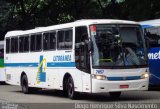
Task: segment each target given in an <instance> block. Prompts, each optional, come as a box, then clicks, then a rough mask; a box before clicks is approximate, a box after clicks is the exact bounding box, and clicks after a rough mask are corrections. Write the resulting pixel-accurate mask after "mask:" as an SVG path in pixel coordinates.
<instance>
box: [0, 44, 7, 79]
mask: <svg viewBox="0 0 160 109" xmlns="http://www.w3.org/2000/svg"><path fill="white" fill-rule="evenodd" d="M5 80H6V76H5V68H4V41H0V82H5Z"/></svg>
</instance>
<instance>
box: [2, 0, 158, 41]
mask: <svg viewBox="0 0 160 109" xmlns="http://www.w3.org/2000/svg"><path fill="white" fill-rule="evenodd" d="M159 17H160V2H159V0H1V1H0V33H1V34H0V35H1V37H0V39H3V38H4V34H5V33H6V32H7V31H11V30H18V29H21V30H25V29H31V28H35V27H41V26H49V25H54V24H59V23H66V22H71V21H75V20H79V19H97V18H103V19H126V20H136V21H141V20H148V19H156V18H159Z"/></svg>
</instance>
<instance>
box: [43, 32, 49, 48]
mask: <svg viewBox="0 0 160 109" xmlns="http://www.w3.org/2000/svg"><path fill="white" fill-rule="evenodd" d="M48 48H49V33H44V34H43V50H48Z"/></svg>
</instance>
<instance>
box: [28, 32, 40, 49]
mask: <svg viewBox="0 0 160 109" xmlns="http://www.w3.org/2000/svg"><path fill="white" fill-rule="evenodd" d="M30 44H31V45H30V51H41V50H42V35H41V34H36V35H31V43H30Z"/></svg>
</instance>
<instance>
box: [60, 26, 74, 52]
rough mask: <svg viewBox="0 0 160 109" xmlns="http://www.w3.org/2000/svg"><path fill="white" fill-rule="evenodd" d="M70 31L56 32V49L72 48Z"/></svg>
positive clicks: (71, 33)
mask: <svg viewBox="0 0 160 109" xmlns="http://www.w3.org/2000/svg"><path fill="white" fill-rule="evenodd" d="M72 37H73V32H72V29H68V30H61V31H58V35H57V42H58V44H57V48H58V49H61V50H67V49H71V48H72Z"/></svg>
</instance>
